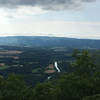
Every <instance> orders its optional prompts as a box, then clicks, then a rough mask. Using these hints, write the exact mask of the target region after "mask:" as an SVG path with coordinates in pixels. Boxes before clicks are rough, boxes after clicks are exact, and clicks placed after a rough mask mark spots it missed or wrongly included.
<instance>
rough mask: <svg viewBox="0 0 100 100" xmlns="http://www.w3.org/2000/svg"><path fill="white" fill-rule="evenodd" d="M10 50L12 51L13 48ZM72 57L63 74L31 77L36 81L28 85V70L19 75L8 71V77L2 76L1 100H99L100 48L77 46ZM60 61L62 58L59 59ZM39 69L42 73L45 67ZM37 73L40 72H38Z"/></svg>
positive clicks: (0, 80) (0, 85) (0, 83)
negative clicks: (26, 79)
mask: <svg viewBox="0 0 100 100" xmlns="http://www.w3.org/2000/svg"><path fill="white" fill-rule="evenodd" d="M17 49H18V48H17ZM9 50H12V49H11V47H10V48H9ZM20 50H22V48H20ZM24 50H25V49H24ZM28 50H29V49H28ZM3 51H4V50H3ZM36 51H37V50H36ZM54 51H56V50H54ZM61 51H62V50H60V52H61ZM69 51H71V50H69ZM37 52H38V51H37ZM44 52H45V51H44ZM49 52H50V51H49ZM63 52H64V51H63ZM13 53H15V52H13ZM17 53H19V52H17ZM42 53H43V52H42ZM53 53H54V52H53ZM25 54H26V53H25ZM63 54H64V53H63ZM7 55H8V54H7ZM17 55H18V54H17ZM19 55H20V54H19ZM26 55H27V54H26ZM60 56H61V55H60ZM67 56H68V55H67ZM24 57H25V56H24ZM27 57H28V55H27ZM48 57H49V56H48ZM70 57H71V58H70V59H71V61H70V62H69V67H68V69H67V70H66V69H65V68H66V67H67V66H68V65H67V63H64V69H62V72H61V73H57V72H56V73H53V74H49V75H52V77H53V78H51V79H49V80H47V79H45V80H43V81H38V82H36V83H35V84H34V81H35V80H34V77H32V79H33V80H32V82H33V83H31V84H27V81H25V76H24V75H25V73H24V74H19V73H17V72H16V73H9V74H8V75H7V76H6V75H4V76H3V75H1V76H0V100H100V62H99V58H100V50H78V49H74V51H73V52H72V55H70ZM55 58H56V56H55ZM58 58H59V55H58ZM62 58H63V60H64V59H66V57H62ZM24 60H25V59H24ZM42 60H43V58H42ZM47 60H48V59H47ZM59 60H61V59H60V58H59ZM67 60H68V58H67ZM50 61H51V60H50ZM24 63H25V62H24ZM49 63H51V62H49ZM28 66H29V65H28ZM65 66H66V67H65ZM12 68H13V67H12ZM7 69H9V68H7ZM64 70H65V71H64ZM3 71H4V70H3ZM1 72H2V70H1ZM33 72H34V71H33ZM39 72H41V75H42V74H43V73H42V72H43V69H42V71H40V70H39ZM4 73H5V72H4ZM35 74H36V75H37V73H35ZM35 74H34V75H35ZM26 75H28V74H26ZM41 75H40V76H41ZM45 75H46V76H47V74H44V76H45ZM30 79H31V78H30ZM32 84H34V85H32Z"/></svg>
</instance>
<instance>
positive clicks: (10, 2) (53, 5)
mask: <svg viewBox="0 0 100 100" xmlns="http://www.w3.org/2000/svg"><path fill="white" fill-rule="evenodd" d="M94 1H96V0H0V7H4V8H5V7H6V8H12V7H13V8H16V7H20V6H32V7H35V6H38V7H40V8H42V9H45V10H66V9H77V8H80V7H81V6H82V5H83V4H85V3H91V2H94Z"/></svg>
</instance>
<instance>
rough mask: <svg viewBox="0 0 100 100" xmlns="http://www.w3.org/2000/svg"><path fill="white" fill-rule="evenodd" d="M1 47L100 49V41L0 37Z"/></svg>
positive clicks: (45, 37)
mask: <svg viewBox="0 0 100 100" xmlns="http://www.w3.org/2000/svg"><path fill="white" fill-rule="evenodd" d="M0 45H4V46H27V47H68V48H82V49H83V48H92V49H95V48H97V49H98V48H100V40H92V39H75V38H64V37H47V36H9V37H0Z"/></svg>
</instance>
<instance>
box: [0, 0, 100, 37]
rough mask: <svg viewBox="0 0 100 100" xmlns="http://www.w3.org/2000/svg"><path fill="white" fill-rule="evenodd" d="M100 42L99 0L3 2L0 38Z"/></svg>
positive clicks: (6, 0) (0, 13)
mask: <svg viewBox="0 0 100 100" xmlns="http://www.w3.org/2000/svg"><path fill="white" fill-rule="evenodd" d="M8 35H28V36H29V35H33V36H38V35H39V36H40V35H41V36H44V35H46V36H65V37H75V38H94V39H100V0H0V36H8Z"/></svg>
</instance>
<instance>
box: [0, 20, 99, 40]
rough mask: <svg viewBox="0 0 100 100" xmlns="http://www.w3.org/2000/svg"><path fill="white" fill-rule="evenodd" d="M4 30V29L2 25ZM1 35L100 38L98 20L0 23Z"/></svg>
mask: <svg viewBox="0 0 100 100" xmlns="http://www.w3.org/2000/svg"><path fill="white" fill-rule="evenodd" d="M5 26H6V30H5V31H4V27H5ZM0 27H2V28H1V29H0V31H2V32H3V33H4V32H5V33H6V34H2V35H35V36H36V35H49V36H65V37H76V38H96V39H98V38H99V39H100V22H63V21H41V22H31V23H25V22H24V23H18V22H17V23H13V24H12V23H8V24H5V25H3V26H2V25H1V24H0ZM2 29H3V30H2Z"/></svg>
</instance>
